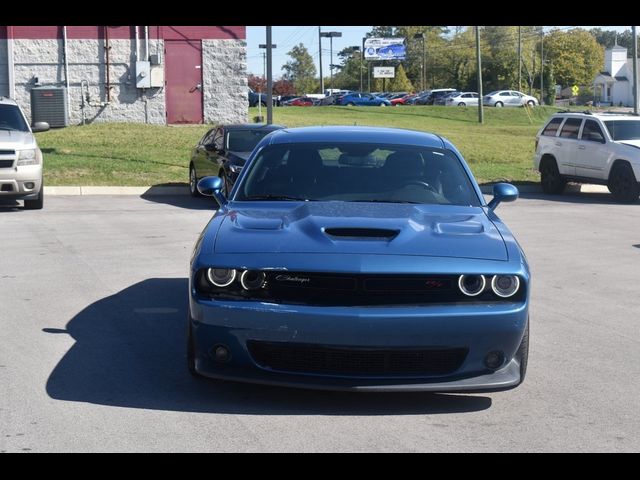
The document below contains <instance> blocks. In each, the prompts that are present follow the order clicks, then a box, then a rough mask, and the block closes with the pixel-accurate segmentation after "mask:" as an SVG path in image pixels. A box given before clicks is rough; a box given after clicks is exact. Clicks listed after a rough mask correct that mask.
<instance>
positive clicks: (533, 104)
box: [527, 100, 536, 108]
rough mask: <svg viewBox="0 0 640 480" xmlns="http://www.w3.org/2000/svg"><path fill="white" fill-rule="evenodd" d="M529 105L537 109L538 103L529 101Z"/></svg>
mask: <svg viewBox="0 0 640 480" xmlns="http://www.w3.org/2000/svg"><path fill="white" fill-rule="evenodd" d="M527 105H528V106H530V107H532V108H533V107H535V106H536V102H534V101H533V100H529V101H528V102H527Z"/></svg>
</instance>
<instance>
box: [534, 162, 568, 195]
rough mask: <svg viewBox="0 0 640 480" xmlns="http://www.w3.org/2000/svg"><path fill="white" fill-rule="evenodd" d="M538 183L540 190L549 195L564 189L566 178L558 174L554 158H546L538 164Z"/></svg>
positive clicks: (556, 193)
mask: <svg viewBox="0 0 640 480" xmlns="http://www.w3.org/2000/svg"><path fill="white" fill-rule="evenodd" d="M540 185H541V186H542V191H543V192H544V193H548V194H550V195H559V194H561V193H562V192H563V191H564V187H565V186H566V185H567V180H566V179H565V178H564V177H563V176H562V175H560V171H559V170H558V165H557V164H556V161H555V160H552V159H546V160H544V161H543V163H542V165H541V166H540Z"/></svg>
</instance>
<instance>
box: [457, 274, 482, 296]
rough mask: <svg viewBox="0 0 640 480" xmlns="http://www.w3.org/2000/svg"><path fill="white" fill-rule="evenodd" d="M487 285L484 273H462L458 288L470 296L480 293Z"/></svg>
mask: <svg viewBox="0 0 640 480" xmlns="http://www.w3.org/2000/svg"><path fill="white" fill-rule="evenodd" d="M486 285H487V281H486V279H485V278H484V275H460V277H458V288H459V289H460V291H461V292H462V293H464V294H465V295H466V296H468V297H475V296H476V295H480V294H481V293H482V291H483V290H484V287H485V286H486Z"/></svg>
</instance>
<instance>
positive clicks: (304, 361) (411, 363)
mask: <svg viewBox="0 0 640 480" xmlns="http://www.w3.org/2000/svg"><path fill="white" fill-rule="evenodd" d="M247 347H248V348H249V353H250V354H251V356H252V357H253V359H254V361H255V362H256V363H257V364H258V365H260V366H261V367H263V368H268V369H271V370H281V371H287V372H300V373H321V374H335V375H375V376H384V375H414V376H424V375H427V376H431V375H434V376H436V375H447V374H451V373H453V372H455V371H456V370H458V369H459V368H460V366H461V365H462V363H463V362H464V360H465V358H466V356H467V353H468V349H467V348H406V349H388V348H359V347H337V346H324V345H312V344H303V343H282V342H260V341H255V340H250V341H248V342H247Z"/></svg>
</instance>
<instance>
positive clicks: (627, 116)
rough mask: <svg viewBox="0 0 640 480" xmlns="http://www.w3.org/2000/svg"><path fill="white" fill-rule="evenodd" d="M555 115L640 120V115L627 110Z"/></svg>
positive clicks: (559, 114) (560, 113)
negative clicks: (626, 111)
mask: <svg viewBox="0 0 640 480" xmlns="http://www.w3.org/2000/svg"><path fill="white" fill-rule="evenodd" d="M553 117H556V118H557V117H577V118H599V119H600V120H638V119H640V117H638V116H637V115H634V114H633V113H631V112H629V113H625V112H589V111H585V112H558V113H554V114H553Z"/></svg>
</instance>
